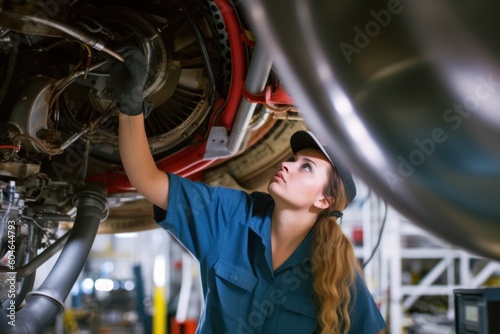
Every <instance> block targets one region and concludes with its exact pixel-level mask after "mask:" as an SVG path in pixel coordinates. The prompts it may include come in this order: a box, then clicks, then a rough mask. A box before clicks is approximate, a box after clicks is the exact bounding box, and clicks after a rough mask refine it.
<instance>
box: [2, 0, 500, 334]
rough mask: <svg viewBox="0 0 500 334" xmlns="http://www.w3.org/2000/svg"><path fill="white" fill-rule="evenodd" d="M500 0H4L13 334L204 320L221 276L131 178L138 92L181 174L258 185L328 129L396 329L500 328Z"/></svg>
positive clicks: (151, 135)
mask: <svg viewBox="0 0 500 334" xmlns="http://www.w3.org/2000/svg"><path fill="white" fill-rule="evenodd" d="M499 6H500V4H495V3H488V4H486V3H474V4H472V3H468V2H464V1H462V2H460V1H442V2H439V3H437V2H428V1H398V0H388V1H387V0H384V1H382V0H376V1H370V2H365V3H361V2H352V1H350V2H332V1H328V0H319V1H314V2H312V1H311V2H307V1H303V0H286V1H285V0H252V1H237V0H186V1H184V0H148V1H142V2H139V1H118V0H106V1H101V0H73V1H63V0H47V1H45V0H44V1H31V0H26V1H24V0H0V303H1V306H2V310H3V312H0V333H12V334H13V333H28V334H32V333H44V334H52V333H53V334H66V333H117V334H118V333H124V334H126V333H137V334H149V333H152V334H164V333H173V334H181V333H183V334H191V333H195V332H196V329H197V326H198V324H199V319H200V316H201V315H202V312H203V310H204V307H205V306H206V303H205V300H204V293H206V292H207V291H203V288H202V283H201V282H200V277H201V273H200V268H199V266H198V263H197V261H196V260H195V259H194V257H193V256H192V255H191V254H190V253H189V252H187V251H186V249H185V248H184V247H183V246H182V245H181V244H180V243H179V241H178V240H177V239H175V238H174V237H172V236H171V235H170V234H169V233H168V232H167V231H165V230H164V229H162V228H159V227H158V225H157V224H156V223H155V221H154V219H153V211H152V204H151V203H150V202H148V200H146V199H145V198H144V197H143V195H141V194H139V193H138V191H137V189H136V188H135V187H134V186H133V185H132V182H131V180H129V177H128V176H127V173H126V172H125V167H124V163H123V161H124V160H125V159H123V161H122V157H123V152H124V151H123V150H122V149H123V146H124V145H120V144H119V142H120V140H123V138H127V136H126V135H125V136H124V135H123V132H122V135H121V137H120V129H122V128H121V125H122V124H123V122H122V121H121V120H123V113H124V110H125V109H126V108H123V107H124V106H125V105H126V102H127V101H128V102H132V103H138V104H139V106H140V108H141V110H140V111H141V112H140V113H139V115H133V116H140V117H142V116H141V114H144V122H142V123H144V133H145V136H146V138H145V140H144V143H145V144H144V146H143V148H144V150H142V151H141V152H148V150H149V152H150V153H151V157H152V158H153V159H152V160H153V161H154V162H153V163H152V164H153V165H155V166H156V167H157V169H158V170H159V171H161V172H169V173H173V174H177V175H180V176H182V177H184V178H187V179H190V180H193V181H201V182H204V183H207V184H209V185H211V186H220V187H225V188H232V189H238V190H242V191H244V192H248V193H251V192H256V191H259V192H266V191H267V185H268V183H269V180H270V179H271V178H272V177H273V176H274V175H276V173H277V171H278V170H280V168H282V162H283V161H288V160H289V159H290V157H291V156H292V152H291V149H290V137H291V136H292V135H293V134H294V133H296V132H297V131H301V130H310V131H312V132H314V133H315V134H316V135H317V137H318V138H320V139H321V140H320V141H321V143H322V144H324V149H325V152H328V154H330V155H335V156H336V157H337V158H338V159H339V160H340V161H342V163H343V164H345V165H346V166H347V167H348V168H349V169H350V170H351V171H352V173H353V175H354V179H355V181H356V184H357V189H358V190H357V196H356V198H355V199H354V201H353V202H352V203H351V204H350V205H349V207H348V208H347V209H346V210H345V212H344V216H343V218H337V222H338V223H339V224H340V227H341V229H342V231H343V232H344V233H345V235H346V236H348V238H349V239H350V240H351V242H352V244H353V247H354V254H355V257H356V259H357V260H358V262H359V264H360V268H361V269H362V270H361V271H362V274H363V277H364V280H365V282H366V285H367V287H368V289H369V294H370V295H371V297H373V300H374V301H375V303H376V307H377V309H378V311H380V313H381V315H382V317H383V318H384V320H385V322H386V324H387V327H386V328H385V330H383V331H382V332H380V333H377V334H382V333H385V334H452V333H453V334H498V333H500V327H499V323H500V322H498V321H497V320H496V317H497V316H498V314H500V262H499V261H500V209H499V206H498V198H500V197H499V195H498V193H499V189H500V160H499V157H500V150H499V147H498V142H499V139H500V137H499V133H500V118H499V117H500V112H498V106H499V105H500V103H499V102H500V96H499V93H498V87H499V86H500V82H499V81H498V80H497V79H496V78H497V77H498V76H500V73H499V67H498V59H500V48H499V47H498V45H499V43H498V36H497V33H496V32H497V31H498V28H499V26H498V25H499V20H498V18H497V13H498V12H499V10H500V8H499ZM124 50H135V51H138V53H136V54H135V55H136V56H137V55H138V56H137V57H138V58H135V59H136V60H137V62H138V64H139V65H140V66H142V71H136V72H135V74H137V72H139V73H140V74H141V80H142V79H144V80H142V81H141V82H140V85H138V86H134V87H127V89H128V91H129V92H130V94H119V93H117V90H116V87H117V85H118V83H122V84H124V83H128V81H127V79H129V80H132V79H131V77H134V76H133V75H131V73H132V72H131V68H133V64H134V63H133V62H132V67H130V66H131V65H130V59H131V58H130V57H128V56H126V55H127V52H126V51H124ZM136 65H137V64H136ZM127 66H128V67H127ZM117 68H118V69H119V70H116V69H117ZM117 78H118V79H117ZM120 79H123V82H122V80H120ZM135 79H136V78H135ZM113 80H114V81H113ZM123 95H125V96H123ZM122 104H123V105H122ZM129 116H130V115H129ZM128 119H131V118H128ZM141 129H142V128H141ZM143 139H144V138H143ZM148 154H149V153H148ZM141 163H143V161H142V162H141ZM343 164H342V165H343ZM334 165H335V164H334ZM340 165H341V164H339V166H338V167H340ZM149 166H151V164H150V165H149ZM141 168H142V167H141ZM162 175H163V174H162ZM190 209H192V210H193V211H194V210H195V209H196V210H197V209H199V208H190ZM335 226H336V225H335ZM334 265H335V264H332V266H334ZM235 277H236V278H235V279H236V280H237V279H238V276H235ZM254 278H255V277H254ZM250 283H252V282H250ZM249 285H251V284H249ZM205 290H206V289H205ZM316 297H317V295H316ZM287 312H288V310H287ZM300 312H301V311H300V309H298V308H296V309H293V310H291V311H290V313H294V314H295V313H297V314H298V313H300ZM302 312H303V313H304V312H306V313H307V312H308V309H307V307H306V308H305V311H304V309H302ZM269 313H272V312H268V313H267V314H269ZM304 314H305V313H304ZM302 315H303V314H302ZM259 316H260V317H261V318H259V319H261V320H263V321H264V319H265V317H264V318H262V317H263V316H262V315H259ZM306 316H308V315H307V314H306ZM313 316H314V315H313ZM313 319H314V320H312V321H313V325H314V326H316V325H315V324H316V323H315V322H314V321H316V320H317V319H316V317H315V316H314V317H313ZM233 320H234V319H233ZM308 320H310V319H308ZM316 328H317V327H316ZM234 332H235V333H236V332H238V333H240V332H242V331H241V330H239V329H235V330H234ZM243 332H245V331H243ZM217 334H219V333H217ZM287 334H288V333H287ZM300 334H302V333H300Z"/></svg>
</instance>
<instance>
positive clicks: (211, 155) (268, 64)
mask: <svg viewBox="0 0 500 334" xmlns="http://www.w3.org/2000/svg"><path fill="white" fill-rule="evenodd" d="M272 64H273V61H272V57H271V56H270V55H269V54H268V52H267V50H266V48H264V47H263V46H262V45H260V44H259V43H257V44H256V45H255V49H254V53H253V55H252V60H251V61H250V66H249V69H248V75H247V78H246V80H245V86H246V88H247V90H248V91H249V92H250V93H252V94H259V93H261V92H262V90H264V87H265V85H266V83H267V80H268V78H269V73H270V72H271V68H272ZM256 106H257V104H256V103H251V102H248V101H247V100H246V99H245V98H242V99H241V101H240V105H239V108H238V113H237V115H236V118H235V120H234V124H233V128H232V130H231V135H230V136H229V140H228V143H227V147H214V149H213V150H211V149H212V147H210V145H211V143H210V142H208V143H207V150H206V152H205V159H219V158H226V157H230V156H232V155H234V154H236V153H237V152H238V150H239V149H240V147H241V144H242V143H243V140H244V139H245V136H246V134H247V132H248V128H249V124H250V121H251V120H252V116H253V113H254V111H255V108H256ZM214 128H215V129H214ZM212 129H213V131H219V130H221V129H218V128H217V127H213V128H212Z"/></svg>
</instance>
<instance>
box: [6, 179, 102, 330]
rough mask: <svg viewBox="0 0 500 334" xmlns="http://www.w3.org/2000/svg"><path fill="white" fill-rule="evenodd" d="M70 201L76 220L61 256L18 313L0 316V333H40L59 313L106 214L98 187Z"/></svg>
mask: <svg viewBox="0 0 500 334" xmlns="http://www.w3.org/2000/svg"><path fill="white" fill-rule="evenodd" d="M73 201H74V204H75V206H76V207H77V214H76V219H75V223H74V226H73V229H72V230H71V234H70V236H69V238H68V241H67V242H66V245H65V247H64V249H63V250H62V252H61V255H60V256H59V258H58V259H57V262H56V264H55V265H54V267H53V268H52V270H51V272H50V273H49V275H48V276H47V278H46V279H45V281H44V282H43V283H42V285H41V286H40V288H39V289H38V290H36V291H33V292H31V293H29V294H28V297H30V298H27V303H26V305H25V306H24V307H23V308H22V309H21V310H20V311H19V312H17V313H15V314H13V317H12V314H11V313H8V314H5V313H3V312H2V313H0V332H1V333H41V332H42V331H43V330H44V329H45V328H47V327H48V326H49V325H50V324H51V323H52V321H54V319H55V317H56V316H57V314H58V313H60V312H61V311H62V309H63V305H64V304H63V303H64V300H65V299H66V298H67V296H68V294H69V292H70V291H71V288H72V287H73V285H74V283H75V281H76V280H77V278H78V275H79V274H80V272H81V270H82V268H83V266H84V264H85V261H86V260H87V256H88V254H89V252H90V249H91V248H92V244H93V242H94V239H95V236H96V234H97V229H98V227H99V223H100V222H101V220H102V218H103V217H105V216H106V215H107V211H108V205H107V200H106V197H105V196H104V191H103V187H102V186H101V185H97V184H94V185H88V186H87V187H86V188H85V189H83V190H82V191H81V192H79V193H78V194H77V195H76V196H75V198H74V200H73ZM13 320H14V324H15V326H12V322H11V321H13ZM9 322H11V323H10V324H9Z"/></svg>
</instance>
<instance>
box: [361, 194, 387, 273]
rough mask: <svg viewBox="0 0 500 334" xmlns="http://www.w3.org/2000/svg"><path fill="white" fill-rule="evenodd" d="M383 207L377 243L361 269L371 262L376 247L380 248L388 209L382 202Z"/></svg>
mask: <svg viewBox="0 0 500 334" xmlns="http://www.w3.org/2000/svg"><path fill="white" fill-rule="evenodd" d="M384 205H385V210H384V218H383V219H382V226H380V231H379V233H378V240H377V243H376V244H375V247H374V248H373V250H372V253H371V254H370V257H369V258H368V260H366V261H365V262H364V263H363V266H362V268H363V269H364V268H365V267H366V265H367V264H368V263H369V262H370V261H371V260H372V258H373V256H374V255H375V252H376V251H377V249H378V247H379V246H380V240H382V233H383V232H384V227H385V222H386V221H387V209H388V208H387V203H386V202H385V201H384Z"/></svg>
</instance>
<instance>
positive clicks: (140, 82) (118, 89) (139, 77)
mask: <svg viewBox="0 0 500 334" xmlns="http://www.w3.org/2000/svg"><path fill="white" fill-rule="evenodd" d="M117 52H118V53H119V54H120V55H121V56H122V57H123V58H124V59H125V62H123V63H122V62H120V61H117V60H115V61H113V63H112V65H111V81H112V85H113V89H114V91H115V95H116V98H117V100H118V107H119V108H120V111H121V112H122V113H124V114H125V115H129V116H135V115H139V114H141V113H142V112H144V114H145V115H148V114H149V111H150V110H151V104H150V103H149V102H145V101H144V98H143V96H142V91H143V90H144V84H145V83H146V78H147V76H148V66H147V63H146V58H145V57H144V55H143V54H142V52H141V51H140V50H139V49H138V48H137V47H135V46H133V45H125V46H122V47H120V48H118V49H117Z"/></svg>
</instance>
